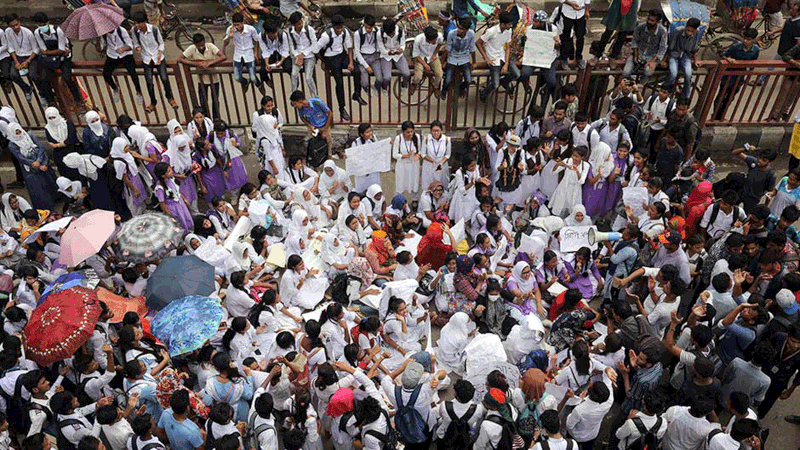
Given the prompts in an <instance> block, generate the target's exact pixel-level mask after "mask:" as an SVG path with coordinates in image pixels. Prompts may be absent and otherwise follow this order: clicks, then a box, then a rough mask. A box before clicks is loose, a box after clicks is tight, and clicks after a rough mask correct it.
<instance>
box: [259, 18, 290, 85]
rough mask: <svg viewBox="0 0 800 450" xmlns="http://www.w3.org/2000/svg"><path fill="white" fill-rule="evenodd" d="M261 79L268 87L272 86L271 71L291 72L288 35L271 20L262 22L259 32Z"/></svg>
mask: <svg viewBox="0 0 800 450" xmlns="http://www.w3.org/2000/svg"><path fill="white" fill-rule="evenodd" d="M258 46H259V47H260V48H261V81H262V82H264V84H266V85H267V86H269V87H270V88H274V86H275V83H274V82H273V81H272V75H271V73H272V72H273V71H279V70H280V71H283V72H285V73H292V59H291V58H289V35H288V34H286V32H285V31H284V30H282V29H279V28H278V26H277V25H275V23H273V22H272V21H267V22H266V23H265V24H264V31H263V32H262V33H261V41H260V42H259V43H258Z"/></svg>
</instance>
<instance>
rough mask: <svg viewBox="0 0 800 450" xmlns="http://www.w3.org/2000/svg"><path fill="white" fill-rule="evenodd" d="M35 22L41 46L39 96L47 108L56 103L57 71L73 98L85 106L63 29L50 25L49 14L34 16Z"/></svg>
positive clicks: (37, 40) (37, 41)
mask: <svg viewBox="0 0 800 450" xmlns="http://www.w3.org/2000/svg"><path fill="white" fill-rule="evenodd" d="M33 21H34V22H36V25H37V26H38V28H36V31H35V32H34V33H33V35H34V37H35V38H36V44H37V45H38V46H39V52H40V54H41V56H40V58H41V61H40V66H39V70H40V74H41V81H42V83H41V85H40V89H39V94H40V95H41V96H42V97H44V99H45V103H44V104H43V105H42V106H47V105H48V104H50V103H53V102H54V101H55V97H54V96H53V90H52V88H53V86H54V85H55V83H54V77H55V73H56V70H61V76H62V77H64V81H65V82H66V83H67V87H69V90H70V92H71V93H72V97H73V98H74V99H75V102H76V103H78V104H79V105H83V103H84V102H83V98H82V97H81V93H80V90H79V89H78V83H76V82H75V79H74V78H73V77H72V48H71V47H72V45H71V44H70V42H69V39H67V35H66V34H65V33H64V30H62V29H61V27H58V26H53V25H50V20H49V19H48V18H47V14H45V13H43V12H38V13H36V14H34V15H33Z"/></svg>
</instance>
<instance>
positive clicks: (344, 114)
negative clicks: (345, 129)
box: [339, 109, 352, 122]
mask: <svg viewBox="0 0 800 450" xmlns="http://www.w3.org/2000/svg"><path fill="white" fill-rule="evenodd" d="M339 115H340V116H341V117H342V120H344V121H345V122H350V120H351V119H352V118H351V117H350V114H349V113H348V112H347V110H346V109H341V110H339Z"/></svg>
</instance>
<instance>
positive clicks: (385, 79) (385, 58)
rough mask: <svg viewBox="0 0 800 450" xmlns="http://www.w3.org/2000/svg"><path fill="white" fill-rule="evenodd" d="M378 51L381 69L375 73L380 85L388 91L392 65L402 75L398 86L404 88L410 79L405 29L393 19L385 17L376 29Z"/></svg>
mask: <svg viewBox="0 0 800 450" xmlns="http://www.w3.org/2000/svg"><path fill="white" fill-rule="evenodd" d="M376 40H377V41H378V52H380V54H381V58H380V62H381V70H380V73H379V74H378V75H377V77H378V78H379V81H380V83H381V87H382V88H383V90H385V91H387V92H388V91H389V84H390V83H391V81H392V66H394V68H396V69H397V70H398V71H399V72H400V76H401V77H402V79H401V82H400V87H403V88H405V87H406V86H408V83H409V82H410V81H411V70H410V69H409V68H408V60H406V55H405V51H406V30H405V29H404V28H403V27H401V26H399V25H398V24H397V22H395V20H394V19H386V20H384V21H383V26H382V27H381V29H380V30H378V35H377V38H376Z"/></svg>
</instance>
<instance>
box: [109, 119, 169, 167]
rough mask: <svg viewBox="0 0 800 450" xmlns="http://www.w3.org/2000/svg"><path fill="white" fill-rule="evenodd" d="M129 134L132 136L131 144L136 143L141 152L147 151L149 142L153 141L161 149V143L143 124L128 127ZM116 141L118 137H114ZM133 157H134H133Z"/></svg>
mask: <svg viewBox="0 0 800 450" xmlns="http://www.w3.org/2000/svg"><path fill="white" fill-rule="evenodd" d="M128 136H129V137H130V138H131V144H136V148H137V149H139V152H142V153H145V152H146V151H147V150H146V149H147V143H148V142H153V143H154V144H153V145H154V146H155V147H156V148H157V149H161V144H159V143H158V140H156V137H155V136H153V133H151V132H150V131H149V130H148V129H147V128H145V127H143V126H141V125H131V126H130V128H128ZM114 141H115V142H116V139H114ZM112 152H113V150H112ZM132 158H133V157H131V159H132Z"/></svg>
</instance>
